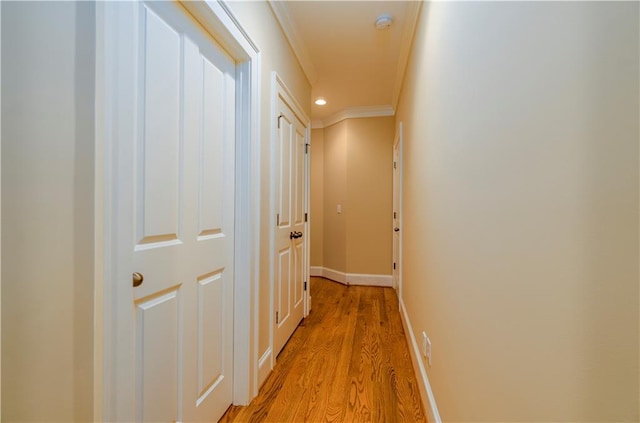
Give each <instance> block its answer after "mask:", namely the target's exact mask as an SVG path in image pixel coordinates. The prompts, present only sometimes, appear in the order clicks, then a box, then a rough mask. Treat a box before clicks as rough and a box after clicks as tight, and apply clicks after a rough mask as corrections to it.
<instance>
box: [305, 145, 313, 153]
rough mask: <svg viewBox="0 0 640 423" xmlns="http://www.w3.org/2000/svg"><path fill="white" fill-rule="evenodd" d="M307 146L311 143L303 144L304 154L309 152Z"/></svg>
mask: <svg viewBox="0 0 640 423" xmlns="http://www.w3.org/2000/svg"><path fill="white" fill-rule="evenodd" d="M309 147H311V144H309V143H306V144H305V145H304V154H309Z"/></svg>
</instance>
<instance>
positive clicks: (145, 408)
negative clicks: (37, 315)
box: [117, 2, 236, 421]
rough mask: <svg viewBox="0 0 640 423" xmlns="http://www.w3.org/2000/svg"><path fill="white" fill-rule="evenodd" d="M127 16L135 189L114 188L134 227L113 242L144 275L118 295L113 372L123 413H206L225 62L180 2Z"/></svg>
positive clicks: (225, 284)
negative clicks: (120, 323)
mask: <svg viewBox="0 0 640 423" xmlns="http://www.w3.org/2000/svg"><path fill="white" fill-rule="evenodd" d="M137 14H138V18H137V20H136V21H135V22H137V26H136V29H135V31H134V32H135V33H137V34H138V39H137V41H136V40H134V39H132V40H131V41H130V42H131V43H136V42H137V48H136V49H135V51H136V55H135V59H134V60H133V66H132V69H129V70H126V71H127V72H129V74H130V75H131V78H132V79H133V85H134V86H135V88H136V90H135V92H136V96H135V105H134V108H133V110H132V114H133V125H134V127H135V131H134V133H135V136H134V139H132V140H131V147H130V148H131V152H130V153H131V155H132V157H133V161H132V166H131V167H130V168H126V167H124V168H123V169H122V171H123V172H127V171H130V172H131V177H130V178H129V179H127V178H126V177H123V178H120V183H121V184H127V183H129V184H133V186H134V189H133V191H131V190H130V189H128V188H127V187H126V186H123V187H122V190H119V192H122V193H123V194H122V195H127V194H126V193H127V192H132V197H133V198H132V201H131V202H130V204H131V208H132V210H131V217H132V220H133V225H129V226H128V225H123V228H126V227H130V228H131V233H130V234H129V236H128V237H127V235H126V234H123V235H122V240H121V242H120V243H119V244H118V245H119V248H122V249H123V250H124V251H126V250H127V249H128V250H129V251H130V254H131V259H130V262H131V271H132V272H139V273H141V274H142V275H143V276H144V281H143V283H142V284H141V285H140V286H138V287H135V288H133V289H132V291H131V297H130V302H129V303H128V304H118V308H119V309H122V310H124V309H126V308H127V307H131V306H133V307H134V308H135V312H134V313H133V314H132V315H131V314H130V315H131V320H132V321H130V322H128V323H126V322H125V325H130V326H131V328H132V336H131V338H130V339H131V342H130V345H129V344H126V342H128V339H127V338H126V337H125V338H124V340H123V342H125V344H124V345H123V346H122V347H121V348H120V349H119V351H120V352H121V353H124V352H126V351H127V350H129V351H130V354H131V357H132V360H133V363H132V365H126V364H125V365H123V366H122V367H121V369H122V370H119V371H121V372H125V370H124V369H126V368H131V369H132V370H133V372H131V373H132V374H130V375H128V374H120V375H118V377H117V380H119V383H121V384H127V383H131V384H132V385H133V386H134V387H135V388H134V389H135V394H134V396H133V397H134V403H133V404H132V406H130V407H129V409H133V410H134V412H133V414H134V415H133V416H131V418H127V416H126V413H125V414H124V415H122V417H123V418H124V419H125V420H132V419H135V420H136V421H216V420H217V419H218V418H220V417H221V416H222V414H223V413H224V412H225V410H226V409H227V408H228V406H229V405H230V404H231V400H232V373H231V372H232V368H233V361H232V360H233V307H232V306H233V281H234V275H233V260H234V256H233V251H234V236H233V235H234V233H233V231H234V220H233V218H234V187H235V183H234V163H235V149H234V146H235V95H236V94H235V63H234V61H233V60H232V59H231V58H230V57H229V56H228V55H227V54H226V53H225V52H224V51H223V50H222V48H221V47H220V46H219V45H217V44H216V42H215V40H214V39H213V38H211V37H210V36H209V35H208V34H207V33H206V32H205V31H204V29H202V28H201V27H200V26H199V25H198V24H197V23H196V21H195V20H194V19H193V18H192V17H191V16H189V15H188V13H187V12H186V11H185V10H184V9H183V8H182V7H181V6H180V5H179V4H177V3H172V2H148V3H143V2H141V3H138V5H137ZM123 148H127V147H126V146H124V147H123ZM129 169H130V170H129ZM123 200H126V199H123ZM123 204H127V201H123ZM127 238H128V239H129V240H131V241H132V242H131V241H128V242H127ZM122 315H123V316H126V315H127V313H122ZM127 345H128V346H127ZM119 359H122V360H124V361H127V360H129V359H130V358H129V357H119ZM125 389H126V388H125Z"/></svg>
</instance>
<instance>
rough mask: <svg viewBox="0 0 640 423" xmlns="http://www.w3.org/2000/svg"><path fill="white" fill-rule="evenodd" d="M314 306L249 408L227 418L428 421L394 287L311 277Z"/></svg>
mask: <svg viewBox="0 0 640 423" xmlns="http://www.w3.org/2000/svg"><path fill="white" fill-rule="evenodd" d="M311 295H312V299H313V303H312V307H313V308H312V311H311V313H310V315H309V317H307V318H306V319H305V320H303V321H302V323H301V324H300V326H299V327H298V329H297V330H296V331H295V332H294V334H293V336H292V337H291V339H290V340H289V342H288V343H287V345H286V346H285V347H284V349H283V350H282V352H281V353H280V355H279V356H278V359H277V364H276V366H275V368H274V371H273V373H272V374H271V375H270V376H269V377H268V378H267V380H266V382H265V383H264V385H263V386H262V388H261V389H260V394H259V395H258V397H256V398H255V399H254V400H253V402H252V403H251V404H250V405H249V406H247V407H236V406H232V407H230V408H229V410H228V411H227V413H226V414H225V415H224V416H223V417H222V419H221V420H220V421H221V422H225V423H228V422H274V423H285V422H296V423H299V422H426V419H425V417H424V412H423V409H422V404H421V402H420V393H419V391H418V383H417V381H416V378H415V375H414V373H413V368H412V365H411V357H410V356H409V350H408V346H407V342H406V340H405V335H404V330H403V328H402V322H401V320H400V314H399V312H398V299H397V297H396V294H395V291H394V290H393V289H391V288H374V287H360V286H350V287H346V286H344V285H341V284H339V283H336V282H332V281H329V280H326V279H322V278H311Z"/></svg>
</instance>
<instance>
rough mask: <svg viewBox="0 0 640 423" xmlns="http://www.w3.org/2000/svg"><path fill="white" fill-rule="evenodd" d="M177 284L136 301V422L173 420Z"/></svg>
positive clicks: (176, 372) (177, 342)
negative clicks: (158, 293)
mask: <svg viewBox="0 0 640 423" xmlns="http://www.w3.org/2000/svg"><path fill="white" fill-rule="evenodd" d="M178 288H179V287H175V288H173V289H172V290H170V291H169V292H164V293H161V294H160V295H155V296H152V297H150V298H143V299H140V300H138V301H137V302H136V312H137V316H136V318H137V323H138V325H137V326H138V327H137V330H136V334H137V336H136V338H137V339H136V343H137V349H138V351H139V352H140V354H138V355H137V363H136V368H137V372H138V375H137V380H138V383H137V386H136V402H137V403H138V411H137V412H138V416H137V419H138V421H141V422H143V421H147V422H159V421H165V422H170V421H176V420H179V416H178V406H179V404H178V401H179V395H178V392H177V390H178V379H179V367H180V364H179V361H178V354H179V350H180V348H181V347H180V342H181V336H180V314H181V311H180V300H179V289H178Z"/></svg>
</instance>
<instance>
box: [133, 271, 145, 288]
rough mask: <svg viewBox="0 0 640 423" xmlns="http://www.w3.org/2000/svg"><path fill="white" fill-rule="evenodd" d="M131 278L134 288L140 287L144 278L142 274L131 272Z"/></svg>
mask: <svg viewBox="0 0 640 423" xmlns="http://www.w3.org/2000/svg"><path fill="white" fill-rule="evenodd" d="M131 276H132V280H133V287H134V288H136V287H138V286H140V285H142V282H144V276H142V273H138V272H133V275H131Z"/></svg>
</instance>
